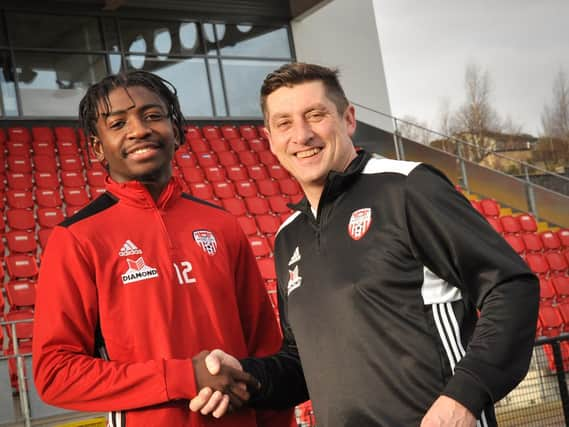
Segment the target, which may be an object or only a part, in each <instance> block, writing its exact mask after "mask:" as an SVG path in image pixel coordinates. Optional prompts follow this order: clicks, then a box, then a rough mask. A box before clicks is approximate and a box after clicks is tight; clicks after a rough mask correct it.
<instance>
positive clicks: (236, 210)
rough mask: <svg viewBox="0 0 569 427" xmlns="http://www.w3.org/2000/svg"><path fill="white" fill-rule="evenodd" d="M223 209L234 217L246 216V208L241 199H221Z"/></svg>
mask: <svg viewBox="0 0 569 427" xmlns="http://www.w3.org/2000/svg"><path fill="white" fill-rule="evenodd" d="M221 202H222V205H223V208H224V209H225V210H227V211H228V212H229V213H232V214H233V215H235V216H243V215H246V214H247V207H246V206H245V202H244V201H243V200H242V199H222V200H221Z"/></svg>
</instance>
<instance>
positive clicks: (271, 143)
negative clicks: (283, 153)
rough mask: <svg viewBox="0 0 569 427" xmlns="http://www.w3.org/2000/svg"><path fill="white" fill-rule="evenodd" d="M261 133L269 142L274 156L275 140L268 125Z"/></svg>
mask: <svg viewBox="0 0 569 427" xmlns="http://www.w3.org/2000/svg"><path fill="white" fill-rule="evenodd" d="M259 133H260V134H261V136H262V137H263V138H265V139H266V140H267V141H269V148H270V150H271V152H272V153H273V154H274V153H275V152H274V151H273V138H272V135H271V131H270V130H269V128H268V127H267V125H266V124H265V125H264V126H263V127H262V128H261V129H260V130H259Z"/></svg>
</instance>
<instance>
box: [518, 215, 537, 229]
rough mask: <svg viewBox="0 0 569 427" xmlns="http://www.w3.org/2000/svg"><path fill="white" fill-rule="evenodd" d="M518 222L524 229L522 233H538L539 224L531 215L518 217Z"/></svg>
mask: <svg viewBox="0 0 569 427" xmlns="http://www.w3.org/2000/svg"><path fill="white" fill-rule="evenodd" d="M517 218H518V222H519V223H520V226H521V227H522V232H524V233H534V232H536V231H537V222H536V221H535V218H534V217H533V215H530V214H521V215H518V217H517Z"/></svg>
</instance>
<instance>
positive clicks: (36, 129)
mask: <svg viewBox="0 0 569 427" xmlns="http://www.w3.org/2000/svg"><path fill="white" fill-rule="evenodd" d="M32 141H42V142H50V143H52V144H53V143H54V142H55V135H54V133H53V131H52V130H51V128H50V127H47V126H32Z"/></svg>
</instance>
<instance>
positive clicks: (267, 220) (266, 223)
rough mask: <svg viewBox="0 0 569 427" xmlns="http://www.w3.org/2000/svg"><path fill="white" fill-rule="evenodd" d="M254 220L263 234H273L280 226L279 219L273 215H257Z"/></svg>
mask: <svg viewBox="0 0 569 427" xmlns="http://www.w3.org/2000/svg"><path fill="white" fill-rule="evenodd" d="M255 221H256V222H257V225H258V226H259V230H260V231H261V233H263V234H275V233H276V232H277V230H278V229H279V227H280V226H281V220H280V218H279V217H277V216H275V215H257V216H256V217H255Z"/></svg>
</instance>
